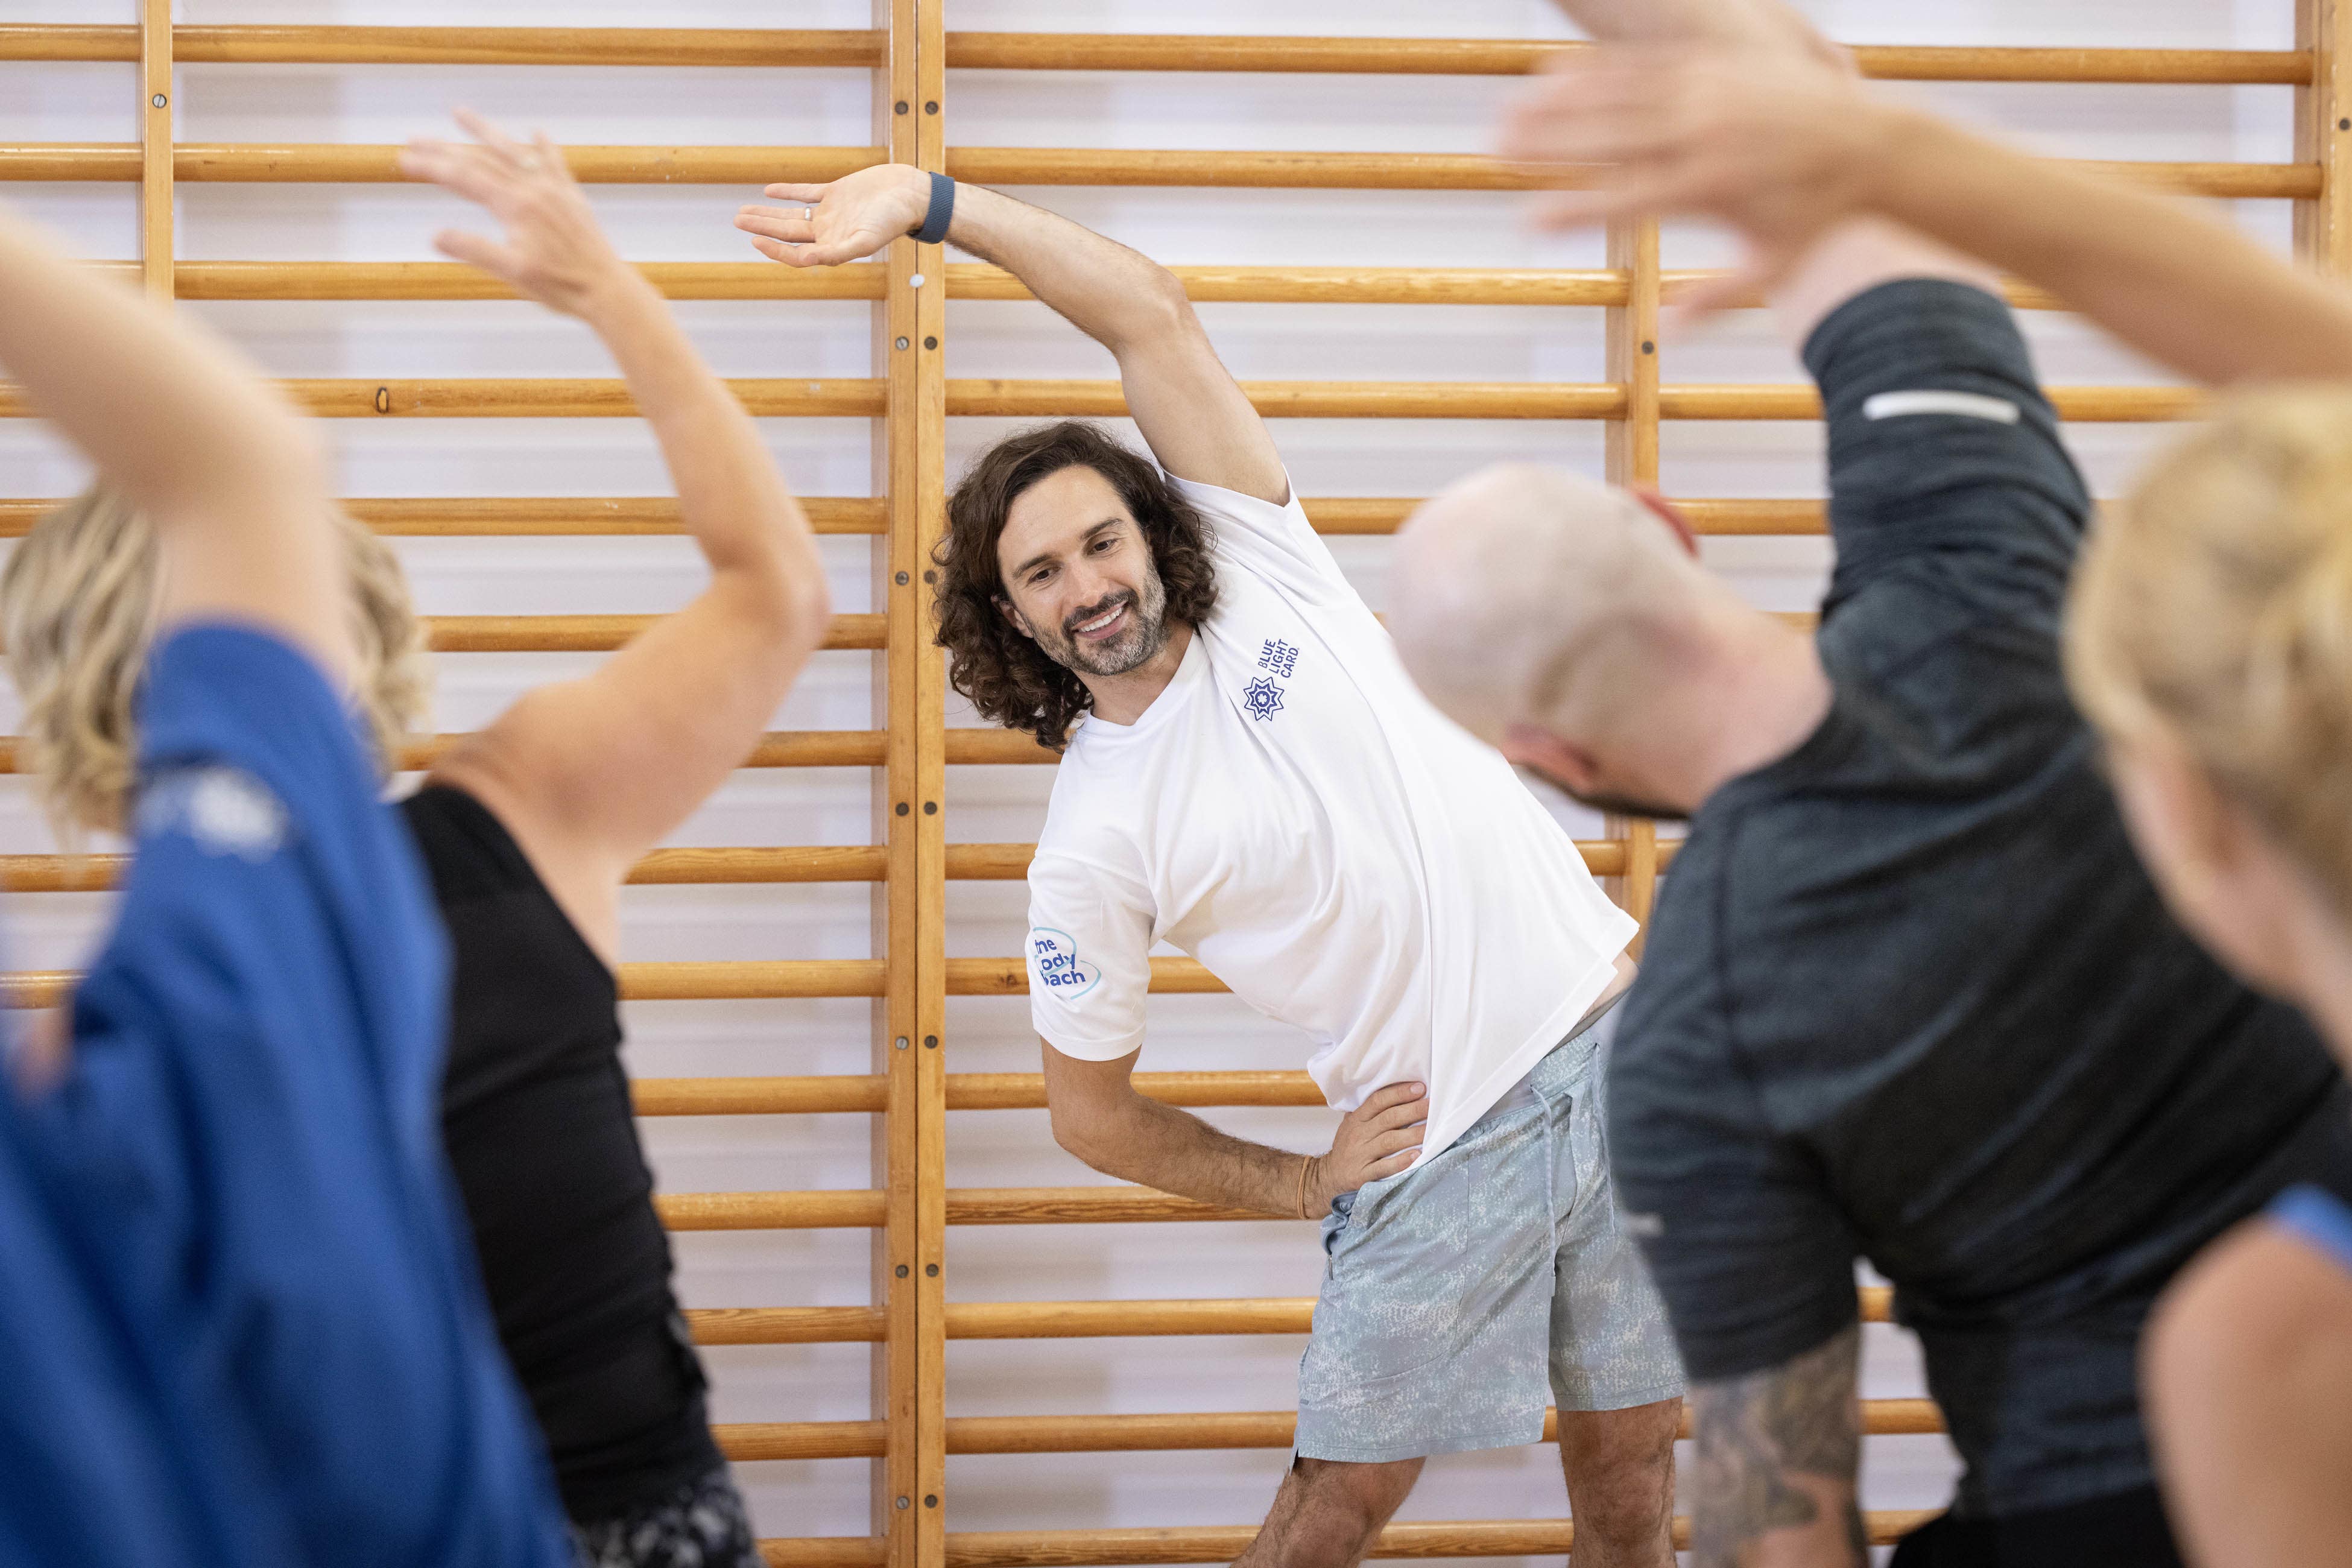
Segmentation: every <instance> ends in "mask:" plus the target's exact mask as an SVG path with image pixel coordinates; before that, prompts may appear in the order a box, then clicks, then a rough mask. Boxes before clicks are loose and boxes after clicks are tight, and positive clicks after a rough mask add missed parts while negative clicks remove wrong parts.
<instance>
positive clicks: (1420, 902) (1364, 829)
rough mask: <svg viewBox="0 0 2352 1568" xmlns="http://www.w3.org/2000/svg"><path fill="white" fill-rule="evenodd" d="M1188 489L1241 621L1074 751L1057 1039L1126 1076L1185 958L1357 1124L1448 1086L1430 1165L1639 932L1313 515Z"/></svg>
mask: <svg viewBox="0 0 2352 1568" xmlns="http://www.w3.org/2000/svg"><path fill="white" fill-rule="evenodd" d="M1175 484H1176V488H1177V489H1180V490H1181V491H1182V492H1183V494H1184V495H1185V497H1186V498H1187V499H1189V500H1191V501H1192V504H1193V505H1194V506H1196V507H1198V508H1199V509H1200V510H1202V512H1203V513H1204V514H1206V516H1207V517H1208V519H1209V521H1210V522H1211V524H1212V525H1213V527H1214V528H1215V530H1216V533H1217V547H1216V552H1215V562H1216V568H1217V608H1216V610H1215V612H1214V613H1213V614H1212V615H1211V616H1209V618H1208V621H1207V623H1206V624H1205V625H1202V626H1198V627H1196V628H1194V631H1193V636H1192V643H1191V646H1190V647H1187V648H1186V649H1185V651H1184V656H1183V659H1182V662H1181V664H1180V665H1179V667H1178V668H1177V671H1176V674H1175V676H1174V678H1173V679H1171V680H1170V682H1169V683H1168V687H1167V689H1165V690H1163V691H1161V692H1160V695H1159V697H1158V698H1156V699H1155V700H1153V701H1152V704H1151V706H1150V708H1148V709H1147V710H1145V711H1144V713H1143V715H1142V717H1141V718H1139V719H1138V720H1137V721H1136V722H1135V723H1133V724H1131V725H1119V724H1113V723H1109V722H1108V721H1104V720H1101V719H1098V718H1096V717H1094V716H1093V715H1091V714H1089V715H1087V717H1085V718H1084V719H1082V720H1080V721H1079V722H1078V725H1077V728H1076V731H1073V733H1072V736H1071V740H1070V745H1069V750H1068V752H1067V754H1066V756H1065V757H1064V759H1063V762H1062V765H1061V769H1060V772H1059V773H1058V774H1057V776H1056V777H1055V781H1054V798H1053V804H1052V805H1051V806H1050V807H1049V808H1048V809H1047V812H1046V816H1045V832H1044V834H1043V835H1042V836H1041V837H1040V840H1039V843H1038V846H1037V858H1036V860H1035V862H1034V864H1033V865H1032V866H1031V867H1030V868H1029V924H1030V931H1029V943H1028V953H1027V957H1028V964H1029V995H1030V1011H1031V1016H1032V1017H1033V1018H1034V1021H1035V1024H1036V1027H1037V1032H1038V1033H1039V1034H1040V1035H1042V1036H1044V1037H1045V1040H1046V1042H1047V1043H1048V1044H1050V1045H1051V1046H1053V1047H1055V1049H1056V1050H1059V1051H1062V1052H1065V1053H1066V1054H1067V1055H1070V1056H1073V1057H1079V1058H1085V1059H1087V1060H1090V1061H1112V1060H1116V1059H1117V1058H1120V1057H1123V1056H1125V1055H1127V1054H1128V1053H1129V1052H1130V1051H1132V1050H1134V1049H1136V1048H1137V1047H1139V1046H1140V1045H1141V1044H1142V1043H1143V1015H1144V994H1145V992H1146V989H1147V988H1148V986H1149V984H1150V963H1149V959H1148V955H1149V953H1150V950H1151V947H1152V944H1153V943H1154V942H1158V941H1160V940H1162V939H1164V940H1166V941H1167V942H1170V943H1171V944H1172V945H1173V946H1175V947H1176V948H1178V949H1179V950H1181V951H1182V952H1188V953H1190V954H1192V956H1193V957H1195V958H1197V959H1199V960H1200V961H1201V963H1202V964H1204V965H1205V966H1206V967H1207V968H1208V969H1209V971H1210V972H1211V973H1213V974H1215V975H1216V976H1217V977H1218V978H1219V979H1220V980H1223V982H1224V983H1225V984H1227V985H1229V986H1231V987H1232V988H1233V990H1234V994H1237V995H1239V996H1240V997H1241V998H1242V999H1243V1000H1244V1001H1246V1002H1247V1003H1249V1004H1250V1005H1251V1006H1253V1007H1255V1008H1256V1009H1257V1010H1258V1011H1259V1012H1261V1013H1264V1014H1265V1015H1266V1016H1269V1017H1272V1018H1276V1019H1279V1020H1281V1021H1282V1022H1284V1023H1286V1024H1291V1025H1295V1026H1297V1027H1299V1028H1301V1029H1304V1030H1306V1031H1307V1033H1308V1034H1309V1035H1311V1036H1313V1037H1314V1038H1315V1042H1316V1051H1315V1055H1314V1056H1313V1058H1311V1059H1310V1060H1309V1061H1308V1062H1307V1071H1308V1072H1309V1073H1311V1074H1312V1075H1314V1079H1315V1081H1316V1082H1317V1083H1318V1084H1319V1085H1320V1086H1321V1087H1322V1089H1323V1093H1324V1096H1325V1098H1326V1099H1328V1100H1329V1101H1330V1102H1331V1103H1332V1104H1333V1105H1335V1106H1337V1107H1339V1109H1340V1110H1353V1109H1354V1108H1355V1107H1356V1106H1357V1105H1359V1104H1360V1103H1362V1101H1363V1100H1364V1098H1365V1097H1366V1096H1367V1095H1369V1094H1370V1093H1371V1092H1372V1091H1373V1090H1375V1089H1380V1088H1381V1087H1383V1086H1384V1085H1387V1084H1391V1083H1398V1082H1402V1081H1406V1080H1419V1081H1422V1082H1425V1083H1426V1084H1428V1086H1429V1092H1430V1096H1431V1100H1430V1110H1429V1123H1428V1127H1427V1129H1426V1136H1425V1138H1424V1139H1423V1158H1427V1157H1428V1156H1429V1155H1433V1154H1435V1153H1437V1152H1439V1151H1440V1150H1442V1149H1444V1147H1445V1146H1446V1145H1447V1144H1448V1143H1451V1142H1453V1141H1454V1139H1455V1138H1456V1137H1457V1136H1459V1135H1460V1134H1461V1133H1462V1132H1464V1131H1466V1130H1468V1128H1469V1127H1470V1125H1471V1124H1472V1123H1473V1122H1475V1121H1477V1120H1478V1118H1479V1117H1480V1116H1481V1115H1482V1114H1484V1113H1485V1111H1486V1109H1487V1108H1488V1107H1489V1106H1491V1105H1493V1104H1494V1103H1495V1102H1496V1100H1499V1099H1501V1098H1502V1097H1503V1095H1504V1094H1505V1093H1506V1092H1507V1091H1508V1090H1509V1089H1510V1088H1511V1087H1512V1086H1513V1085H1514V1084H1516V1083H1517V1082H1518V1080H1519V1079H1522V1078H1524V1077H1525V1076H1526V1075H1527V1073H1528V1070H1529V1069H1530V1068H1533V1067H1534V1066H1535V1064H1536V1062H1537V1060H1538V1059H1539V1058H1541V1057H1542V1056H1543V1055H1544V1053H1545V1052H1547V1051H1549V1050H1550V1049H1551V1047H1553V1046H1555V1045H1557V1044H1558V1043H1559V1041H1560V1039H1561V1038H1562V1037H1564V1036H1565V1035H1566V1034H1567V1032H1568V1030H1569V1029H1570V1027H1571V1026H1573V1025H1574V1024H1575V1023H1576V1021H1577V1020H1578V1019H1579V1018H1580V1017H1581V1016H1583V1014H1584V1012H1585V1010H1586V1009H1587V1008H1589V1007H1590V1006H1591V1005H1592V1003H1593V1002H1594V1001H1595V1000H1596V999H1597V998H1598V997H1599V996H1600V994H1601V992H1602V991H1603V990H1604V989H1606V988H1607V986H1608V984H1609V981H1610V978H1611V976H1612V972H1613V965H1612V961H1613V960H1614V959H1615V957H1616V956H1617V954H1618V953H1619V952H1621V951H1622V950H1623V948H1624V946H1625V944H1626V942H1629V941H1631V940H1632V938H1633V932H1634V931H1635V926H1634V922H1633V920H1632V918H1631V917H1629V916H1628V915H1626V914H1625V912H1624V911H1623V910H1620V909H1618V908H1617V907H1616V906H1615V905H1614V904H1612V903H1611V902H1610V901H1609V900H1608V899H1607V897H1606V896H1604V895H1603V894H1602V893H1601V889H1599V888H1598V887H1597V886H1595V885H1594V883H1593V880H1592V878H1591V874H1590V873H1589V872H1587V871H1586V869H1585V868H1584V860H1583V858H1582V857H1581V856H1580V855H1579V854H1578V853H1577V849H1576V845H1575V843H1574V841H1573V840H1571V839H1570V837H1568V835H1567V833H1566V832H1564V831H1563V830H1562V829H1561V828H1560V826H1559V824H1558V823H1556V822H1554V821H1553V820H1552V819H1551V817H1550V816H1549V814H1547V813H1546V812H1545V810H1544V809H1543V807H1542V806H1541V805H1538V804H1537V802H1536V800H1535V797H1534V796H1533V795H1529V794H1528V791H1527V788H1526V786H1525V785H1524V784H1521V783H1520V782H1519V780H1518V777H1517V774H1515V773H1512V771H1511V767H1510V764H1509V763H1507V762H1505V761H1504V760H1503V758H1502V755H1501V754H1500V753H1499V752H1496V751H1494V750H1493V749H1492V748H1490V747H1488V746H1486V745H1485V744H1484V743H1482V742H1479V741H1477V740H1476V739H1475V738H1474V737H1472V736H1471V735H1470V734H1469V732H1468V731H1465V730H1463V729H1462V728H1460V727H1459V726H1458V725H1456V724H1454V722H1453V721H1451V720H1449V719H1447V718H1446V717H1445V716H1444V714H1442V713H1440V712H1439V711H1438V710H1436V709H1435V708H1434V707H1433V706H1432V705H1431V704H1430V702H1429V700H1427V699H1426V698H1424V697H1423V695H1422V694H1421V690H1420V689H1419V688H1418V687H1416V686H1414V685H1413V683H1412V679H1411V678H1409V677H1408V676H1407V675H1406V674H1405V672H1404V667H1403V665H1402V663H1401V662H1400V661H1399V660H1398V658H1397V656H1396V651H1395V648H1394V647H1393V646H1392V645H1391V643H1390V641H1389V637H1388V633H1387V632H1386V630H1384V629H1383V628H1382V627H1381V624H1380V622H1379V621H1377V620H1375V619H1374V618H1373V616H1372V613H1371V611H1370V608H1368V607H1367V606H1366V605H1365V604H1364V602H1363V601H1362V600H1361V599H1360V598H1359V597H1357V595H1356V592H1355V590H1354V589H1353V588H1351V587H1349V585H1348V583H1347V580H1346V579H1345V578H1344V577H1342V576H1341V575H1340V574H1339V564H1338V563H1336V562H1334V561H1333V560H1332V558H1331V552H1330V551H1329V550H1328V548H1327V547H1326V546H1325V545H1324V543H1323V542H1322V541H1321V540H1320V539H1318V537H1316V534H1315V531H1314V530H1313V528H1312V527H1311V526H1310V525H1309V524H1308V523H1307V514H1306V512H1305V511H1304V510H1301V508H1300V507H1299V505H1298V502H1297V500H1296V498H1294V499H1293V500H1291V502H1290V504H1289V505H1287V506H1274V505H1271V504H1269V503H1267V502H1265V501H1262V500H1255V499H1254V498H1252V497H1249V496H1244V495H1237V494H1235V493H1234V492H1233V491H1231V490H1223V489H1216V488H1214V487H1213V486H1209V485H1201V484H1192V483H1190V482H1187V481H1185V480H1181V479H1179V480H1176V481H1175Z"/></svg>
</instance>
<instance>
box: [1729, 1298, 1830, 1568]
mask: <svg viewBox="0 0 2352 1568" xmlns="http://www.w3.org/2000/svg"><path fill="white" fill-rule="evenodd" d="M1861 1349H1862V1328H1861V1325H1860V1324H1854V1325H1851V1326H1849V1327H1847V1328H1846V1329H1844V1330H1843V1331H1840V1332H1838V1333H1836V1334H1833V1335H1832V1336H1831V1337H1830V1338H1829V1339H1828V1340H1826V1341H1824V1342H1822V1344H1820V1345H1817V1346H1816V1347H1814V1348H1813V1349H1811V1350H1810V1351H1807V1352H1805V1353H1804V1354H1802V1355H1801V1356H1798V1357H1796V1358H1795V1359H1794V1360H1792V1361H1789V1362H1786V1363H1782V1364H1781V1365H1780V1366H1777V1367H1771V1368H1768V1369H1767V1370H1765V1371H1763V1372H1756V1373H1748V1374H1747V1375H1746V1376H1744V1377H1732V1378H1725V1379H1723V1380H1721V1381H1719V1382H1714V1383H1701V1384H1696V1385H1695V1386H1694V1387H1693V1388H1692V1389H1691V1416H1692V1425H1693V1429H1694V1430H1693V1436H1695V1437H1696V1439H1697V1458H1698V1496H1697V1501H1696V1515H1695V1517H1694V1519H1693V1521H1692V1531H1691V1560H1692V1562H1693V1563H1695V1564H1696V1568H1831V1565H1834V1568H1861V1565H1862V1564H1864V1563H1867V1562H1868V1561H1869V1551H1868V1542H1867V1539H1866V1538H1865V1536H1864V1533H1863V1528H1862V1510H1861V1507H1860V1504H1859V1503H1858V1501H1857V1500H1856V1484H1857V1479H1858V1477H1859V1474H1860V1471H1861V1468H1862V1405H1861V1401H1860V1400H1859V1398H1858V1397H1857V1396H1856V1394H1855V1383H1856V1379H1857V1376H1858V1368H1859V1363H1860V1355H1861Z"/></svg>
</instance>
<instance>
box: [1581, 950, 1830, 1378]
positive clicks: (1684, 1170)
mask: <svg viewBox="0 0 2352 1568" xmlns="http://www.w3.org/2000/svg"><path fill="white" fill-rule="evenodd" d="M1666 934H1667V933H1664V932H1662V931H1660V932H1654V933H1653V939H1652V944H1651V945H1652V952H1653V957H1652V958H1651V960H1650V962H1649V963H1647V964H1645V965H1644V968H1645V970H1647V971H1649V973H1644V974H1643V977H1642V981H1641V983H1640V984H1639V986H1638V987H1637V990H1636V992H1635V994H1634V996H1633V999H1632V1000H1631V1001H1629V1003H1628V1004H1627V1009H1626V1016H1625V1018H1624V1021H1623V1024H1622V1027H1621V1028H1620V1029H1619V1031H1618V1035H1617V1039H1616V1043H1615V1045H1614V1047H1613V1048H1612V1056H1611V1061H1610V1068H1609V1094H1608V1116H1609V1149H1610V1169H1611V1172H1612V1176H1613V1178H1614V1180H1615V1182H1616V1184H1617V1190H1618V1195H1619V1198H1620V1200H1621V1202H1622V1204H1623V1205H1624V1208H1625V1211H1626V1214H1627V1215H1628V1222H1629V1224H1631V1225H1632V1226H1633V1229H1634V1231H1635V1233H1636V1234H1637V1235H1639V1236H1640V1237H1641V1238H1642V1248H1643V1254H1644V1255H1645V1256H1646V1258H1648V1260H1649V1264H1650V1271H1651V1275H1652V1277H1653V1279H1654V1280H1655V1281H1656V1283H1657V1287H1658V1292H1659V1295H1660V1296H1661V1297H1662V1298H1663V1299H1664V1301H1665V1304H1666V1311H1667V1315H1668V1317H1669V1318H1671V1319H1672V1321H1673V1322H1674V1329H1675V1341H1676V1342H1677V1344H1678V1345H1679V1347H1680V1349H1681V1351H1682V1356H1683V1364H1684V1366H1685V1369H1686V1370H1687V1371H1688V1373H1689V1374H1690V1376H1691V1377H1692V1379H1693V1380H1694V1381H1701V1382H1704V1381H1710V1380H1716V1379H1721V1378H1727V1377H1738V1376H1741V1375H1743V1374H1745V1373H1751V1372H1758V1371H1760V1370H1763V1369H1765V1368H1768V1367H1773V1366H1778V1365H1780V1364H1781V1363H1784V1362H1787V1361H1789V1360H1790V1358H1792V1357H1794V1356H1797V1355H1800V1354H1802V1353H1803V1352H1806V1351H1808V1350H1811V1349H1812V1348H1813V1347H1814V1346H1816V1345H1818V1344H1820V1343H1821V1342H1822V1341H1824V1340H1826V1339H1828V1338H1829V1337H1830V1336H1831V1335H1832V1334H1834V1333H1836V1332H1838V1331H1840V1330H1842V1329H1843V1328H1845V1327H1847V1326H1848V1325H1849V1324H1851V1323H1853V1321H1855V1318H1856V1316H1857V1306H1856V1300H1855V1294H1854V1279H1853V1264H1854V1258H1855V1257H1856V1256H1857V1254H1858V1250H1859V1249H1858V1247H1856V1245H1855V1242H1854V1239H1853V1233H1852V1230H1851V1228H1850V1227H1849V1226H1848V1225H1847V1224H1846V1221H1845V1219H1844V1217H1843V1215H1842V1214H1841V1213H1840V1212H1839V1210H1838V1208H1837V1206H1836V1205H1835V1202H1834V1201H1833V1198H1832V1194H1831V1192H1830V1190H1829V1186H1828V1184H1827V1182H1826V1180H1825V1178H1824V1176H1823V1174H1822V1172H1821V1171H1820V1170H1819V1169H1818V1168H1817V1167H1816V1165H1815V1164H1814V1163H1813V1161H1812V1159H1811V1156H1810V1155H1809V1154H1808V1153H1807V1152H1805V1151H1804V1150H1803V1149H1802V1148H1801V1146H1799V1145H1798V1144H1797V1143H1796V1142H1793V1141H1792V1140H1790V1139H1789V1138H1787V1137H1785V1136H1783V1135H1782V1134H1780V1132H1777V1131H1775V1130H1774V1129H1773V1127H1772V1126H1771V1125H1770V1123H1769V1120H1768V1119H1767V1117H1766V1115H1765V1113H1764V1108H1763V1105H1762V1102H1761V1099H1760V1096H1759V1094H1758V1092H1757V1089H1756V1087H1755V1085H1754V1082H1753V1080H1752V1079H1751V1078H1750V1077H1749V1075H1748V1071H1747V1070H1746V1068H1745V1067H1744V1066H1743V1064H1742V1063H1741V1062H1740V1061H1739V1060H1738V1059H1737V1058H1736V1056H1735V1055H1734V1053H1733V1052H1732V1050H1731V1049H1730V1042H1729V1039H1728V1037H1727V1026H1726V1024H1725V1022H1724V1020H1723V1019H1722V1018H1721V1016H1720V1014H1719V1010H1718V1008H1717V1005H1716V1002H1715V993H1714V987H1713V985H1712V984H1710V983H1709V981H1708V978H1707V973H1706V971H1707V966H1706V964H1705V963H1704V962H1703V961H1702V954H1701V953H1700V952H1696V951H1694V950H1692V949H1691V948H1690V947H1689V946H1688V944H1685V943H1676V944H1674V945H1673V947H1672V948H1671V950H1670V951H1671V952H1672V955H1673V956H1672V958H1671V960H1669V959H1668V958H1667V951H1664V950H1668V944H1667V943H1666V942H1664V941H1663V940H1662V937H1664V935H1666ZM1675 934H1679V933H1675Z"/></svg>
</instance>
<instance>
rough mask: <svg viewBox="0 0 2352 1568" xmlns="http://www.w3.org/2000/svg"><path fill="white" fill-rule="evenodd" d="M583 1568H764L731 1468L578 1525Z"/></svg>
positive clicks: (574, 1535) (575, 1536) (574, 1539)
mask: <svg viewBox="0 0 2352 1568" xmlns="http://www.w3.org/2000/svg"><path fill="white" fill-rule="evenodd" d="M572 1544H573V1545H575V1546H577V1547H578V1548H579V1549H580V1562H581V1565H582V1568H761V1559H760V1548H759V1543H758V1542H757V1541H755V1540H754V1539H753V1537H752V1534H751V1516H750V1515H748V1514H746V1513H745V1512H744V1511H743V1496H742V1494H741V1493H740V1492H739V1491H737V1490H736V1489H735V1478H734V1477H733V1476H732V1475H731V1474H730V1473H729V1471H728V1468H727V1467H726V1466H725V1465H720V1466H719V1467H718V1468H716V1469H711V1470H706V1471H704V1472H703V1473H702V1474H701V1475H699V1476H697V1477H696V1478H695V1479H692V1480H690V1481H688V1482H687V1483H686V1484H685V1485H684V1486H682V1487H680V1488H678V1489H677V1490H676V1491H674V1492H671V1493H670V1494H669V1495H668V1496H667V1497H664V1498H658V1499H656V1500H654V1501H652V1502H649V1503H646V1504H645V1505H643V1506H642V1507H639V1508H635V1509H632V1510H629V1511H628V1512H626V1513H622V1514H615V1515H614V1516H613V1517H612V1518H610V1519H602V1520H598V1521H596V1522H594V1523H593V1524H581V1523H578V1522H574V1523H573V1525H572Z"/></svg>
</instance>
